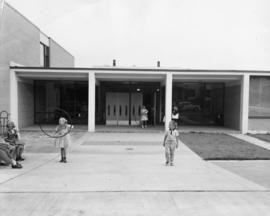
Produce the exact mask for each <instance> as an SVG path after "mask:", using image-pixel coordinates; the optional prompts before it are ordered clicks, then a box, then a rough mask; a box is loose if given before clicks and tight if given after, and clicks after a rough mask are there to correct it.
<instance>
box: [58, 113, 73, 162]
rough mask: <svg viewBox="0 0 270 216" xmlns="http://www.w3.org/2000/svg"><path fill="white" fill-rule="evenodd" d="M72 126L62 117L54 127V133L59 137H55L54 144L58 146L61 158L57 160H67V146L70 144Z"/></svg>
mask: <svg viewBox="0 0 270 216" xmlns="http://www.w3.org/2000/svg"><path fill="white" fill-rule="evenodd" d="M72 128H73V126H72V125H70V124H68V123H67V120H66V119H65V118H63V117H61V118H60V119H59V125H58V126H57V127H56V130H55V131H56V132H55V135H56V136H59V138H56V139H55V146H56V147H58V148H60V151H61V160H60V161H59V162H63V163H66V162H67V148H68V146H69V145H70V142H71V141H70V134H69V132H70V130H71V129H72Z"/></svg>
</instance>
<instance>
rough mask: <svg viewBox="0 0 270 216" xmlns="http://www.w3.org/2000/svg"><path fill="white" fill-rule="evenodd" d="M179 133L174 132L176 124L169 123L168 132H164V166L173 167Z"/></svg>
mask: <svg viewBox="0 0 270 216" xmlns="http://www.w3.org/2000/svg"><path fill="white" fill-rule="evenodd" d="M178 141H179V132H178V131H177V130H176V123H175V122H174V121H170V123H169V131H167V132H166V134H165V137H164V141H163V146H164V147H165V157H166V166H168V165H170V166H173V165H174V164H173V162H174V151H175V149H176V148H178Z"/></svg>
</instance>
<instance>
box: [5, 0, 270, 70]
mask: <svg viewBox="0 0 270 216" xmlns="http://www.w3.org/2000/svg"><path fill="white" fill-rule="evenodd" d="M6 1H7V2H8V3H10V4H11V5H12V6H13V7H15V8H16V9H17V10H18V11H20V12H21V13H22V14H23V15H25V16H26V17H27V18H29V19H30V20H31V21H32V22H33V23H35V24H36V25H37V26H39V27H40V29H41V30H42V31H43V32H44V33H46V34H47V35H49V36H50V37H52V38H53V39H55V40H56V41H57V42H59V43H60V44H61V45H62V46H63V47H65V48H66V49H67V50H68V51H70V52H71V53H72V54H73V55H74V56H75V61H76V66H77V67H92V66H110V65H112V60H113V59H116V61H117V65H118V66H125V67H126V66H127V67H154V66H156V62H157V61H160V62H161V66H162V67H171V68H189V69H191V68H192V69H244V70H245V69H249V70H252V69H257V70H270V1H269V0H76V1H75V0H6Z"/></svg>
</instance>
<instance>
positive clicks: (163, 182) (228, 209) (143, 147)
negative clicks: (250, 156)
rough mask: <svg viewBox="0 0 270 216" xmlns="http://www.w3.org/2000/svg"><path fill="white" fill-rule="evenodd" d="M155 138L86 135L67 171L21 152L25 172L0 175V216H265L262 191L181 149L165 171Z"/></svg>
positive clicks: (52, 156)
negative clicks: (173, 164) (24, 158)
mask: <svg viewBox="0 0 270 216" xmlns="http://www.w3.org/2000/svg"><path fill="white" fill-rule="evenodd" d="M162 139H163V135H162V134H159V133H157V134H147V133H146V134H143V135H142V134H126V133H119V134H118V133H95V134H91V133H86V134H85V135H84V136H83V137H81V138H80V139H77V142H75V143H74V144H73V146H72V148H71V150H70V154H69V156H68V163H67V164H62V163H59V162H58V159H59V158H58V155H57V153H45V152H50V151H47V150H46V151H45V150H44V149H42V150H41V151H39V152H38V153H37V152H31V153H28V154H26V157H27V160H26V161H25V162H24V169H22V170H11V169H10V168H0V200H1V202H0V210H1V216H2V215H3V216H4V215H12V216H15V215H20V216H21V215H39V216H40V215H64V216H66V215H72V216H73V215H245V216H246V215H267V214H268V213H269V214H270V206H269V201H270V191H269V189H268V188H267V187H265V186H263V185H259V184H256V183H254V182H253V181H250V180H248V179H246V178H244V177H241V176H239V175H237V174H234V173H232V172H230V171H227V170H226V169H223V168H221V167H220V166H217V165H215V164H214V163H212V162H206V161H203V160H201V159H200V158H199V157H198V156H197V155H196V154H194V153H193V152H192V151H191V150H190V149H189V148H187V147H186V146H185V145H184V144H181V145H180V147H179V149H178V150H177V153H176V158H175V160H176V161H175V166H174V167H166V166H164V152H163V147H162V146H161V144H162V141H161V140H162ZM48 148H49V147H48ZM32 149H33V148H32ZM43 150H44V152H42V151H43ZM36 151H38V149H36ZM251 204H252V205H251Z"/></svg>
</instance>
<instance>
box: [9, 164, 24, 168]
mask: <svg viewBox="0 0 270 216" xmlns="http://www.w3.org/2000/svg"><path fill="white" fill-rule="evenodd" d="M11 167H12V169H21V168H22V165H21V164H19V163H17V164H16V165H12V166H11Z"/></svg>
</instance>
